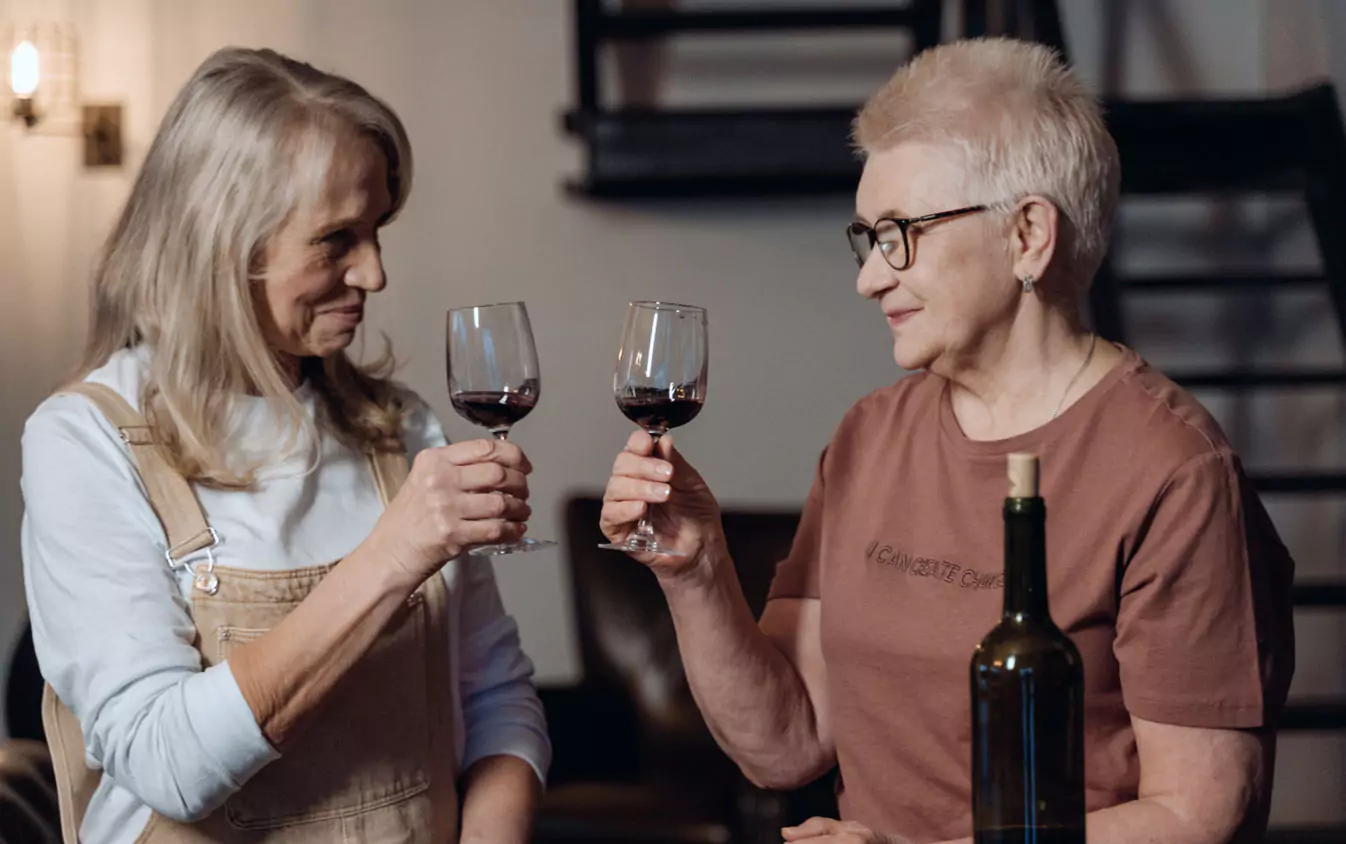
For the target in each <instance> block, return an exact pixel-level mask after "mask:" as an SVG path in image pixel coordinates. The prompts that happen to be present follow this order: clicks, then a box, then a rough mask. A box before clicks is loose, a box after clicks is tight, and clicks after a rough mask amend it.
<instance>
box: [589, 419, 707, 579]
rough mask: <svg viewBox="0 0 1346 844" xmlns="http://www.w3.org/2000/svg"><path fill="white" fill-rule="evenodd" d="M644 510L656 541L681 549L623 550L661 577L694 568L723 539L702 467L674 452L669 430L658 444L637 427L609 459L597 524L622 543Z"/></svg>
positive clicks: (611, 538) (610, 539)
mask: <svg viewBox="0 0 1346 844" xmlns="http://www.w3.org/2000/svg"><path fill="white" fill-rule="evenodd" d="M655 504H658V505H659V506H658V507H655V506H653V505H655ZM646 514H648V515H649V518H650V524H651V527H653V528H654V533H655V535H657V536H658V537H659V538H660V542H662V543H667V544H669V545H671V546H673V547H675V548H678V549H679V550H680V551H681V552H682V554H680V555H676V556H673V555H667V554H659V553H649V552H632V551H628V552H627V553H628V554H630V555H631V556H632V557H633V558H635V559H636V560H638V561H639V562H641V563H644V564H645V565H647V566H649V567H650V569H651V570H652V571H653V572H654V573H655V574H657V575H659V576H660V577H670V576H671V577H679V576H683V575H689V574H695V573H696V572H697V571H698V570H699V569H698V566H699V564H700V563H701V561H702V560H703V559H704V558H705V556H706V552H707V551H711V550H714V549H716V548H718V547H721V546H722V545H723V542H724V532H723V528H722V526H721V523H720V505H719V502H717V501H716V500H715V496H714V495H713V494H712V493H711V491H710V487H708V486H706V482H705V481H704V480H703V479H702V478H701V473H700V472H698V471H697V470H696V469H695V468H693V467H692V464H690V463H688V462H687V461H686V460H685V459H683V457H682V455H681V454H679V453H678V451H677V449H676V448H674V446H673V438H672V437H671V436H669V435H664V436H662V437H660V438H659V442H658V444H657V445H656V443H655V441H654V438H653V437H651V436H650V435H649V434H648V433H647V432H645V431H635V432H633V433H632V434H631V436H630V437H629V438H628V439H627V441H626V448H625V449H624V450H623V451H622V452H621V453H620V454H618V455H617V460H616V461H615V462H614V463H613V465H612V477H610V478H609V479H608V485H607V489H606V490H605V491H604V493H603V512H602V514H601V515H600V516H599V527H600V528H601V529H602V531H603V535H604V536H606V537H607V538H608V540H609V541H610V542H612V543H613V544H614V545H621V544H624V543H625V542H626V541H627V538H628V537H630V536H631V535H632V534H634V533H635V532H636V525H637V523H638V522H639V521H640V518H641V517H642V516H644V515H646Z"/></svg>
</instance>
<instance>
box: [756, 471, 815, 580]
mask: <svg viewBox="0 0 1346 844" xmlns="http://www.w3.org/2000/svg"><path fill="white" fill-rule="evenodd" d="M826 461H827V449H823V453H822V456H821V457H819V458H818V471H817V473H816V474H815V475H814V477H813V486H812V488H810V489H809V496H808V498H807V499H805V501H804V512H803V514H802V515H801V516H800V519H799V527H798V528H797V529H796V530H795V538H794V544H793V545H791V546H790V556H788V557H786V558H785V559H784V560H782V561H781V562H780V563H779V564H778V565H777V566H776V576H775V578H773V579H772V581H771V591H770V593H769V594H768V597H767V600H769V601H774V600H776V599H778V598H818V597H820V596H821V594H822V593H821V590H820V584H821V578H820V577H819V569H820V567H821V565H822V545H823V490H824V487H823V467H824V465H825V464H826Z"/></svg>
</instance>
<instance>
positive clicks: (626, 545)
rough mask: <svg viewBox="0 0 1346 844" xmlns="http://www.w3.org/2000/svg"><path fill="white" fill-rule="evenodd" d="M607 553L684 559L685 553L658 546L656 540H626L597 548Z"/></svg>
mask: <svg viewBox="0 0 1346 844" xmlns="http://www.w3.org/2000/svg"><path fill="white" fill-rule="evenodd" d="M598 547H599V548H603V549H605V550H608V551H625V552H626V553H628V554H658V555H659V556H661V557H686V556H687V552H686V551H677V550H675V549H673V548H668V547H665V546H663V545H660V544H659V543H658V541H657V540H653V539H650V540H645V541H644V542H639V541H633V540H629V539H628V540H627V541H626V542H604V543H603V544H602V545H599V546H598Z"/></svg>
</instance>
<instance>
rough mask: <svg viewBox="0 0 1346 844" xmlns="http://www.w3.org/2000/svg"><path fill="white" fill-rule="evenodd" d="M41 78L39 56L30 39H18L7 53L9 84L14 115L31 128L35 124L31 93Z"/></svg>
mask: <svg viewBox="0 0 1346 844" xmlns="http://www.w3.org/2000/svg"><path fill="white" fill-rule="evenodd" d="M41 78H42V65H41V57H40V56H39V55H38V52H37V47H35V46H33V42H31V41H26V40H25V41H20V42H19V43H18V44H17V45H16V46H15V47H14V51H13V52H12V53H10V54H9V85H10V88H11V89H13V91H14V116H15V117H17V118H18V119H20V120H22V121H23V123H24V125H25V126H27V127H29V128H32V127H33V126H34V125H36V124H37V111H36V110H35V109H34V108H33V95H34V94H36V93H37V84H38V81H39V80H40V79H41Z"/></svg>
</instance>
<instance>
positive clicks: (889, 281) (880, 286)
mask: <svg viewBox="0 0 1346 844" xmlns="http://www.w3.org/2000/svg"><path fill="white" fill-rule="evenodd" d="M897 285H898V277H897V271H896V270H894V269H893V268H892V267H890V266H888V262H887V261H885V260H883V255H882V254H881V253H880V252H879V250H877V249H875V250H873V251H871V252H870V253H869V257H868V258H866V259H865V263H864V264H863V265H861V267H860V274H859V275H857V276H856V277H855V292H856V293H859V294H860V295H861V296H863V297H865V298H866V299H878V298H881V297H882V296H883V294H885V293H887V292H888V291H889V290H892V289H893V288H894V287H896V286H897Z"/></svg>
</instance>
